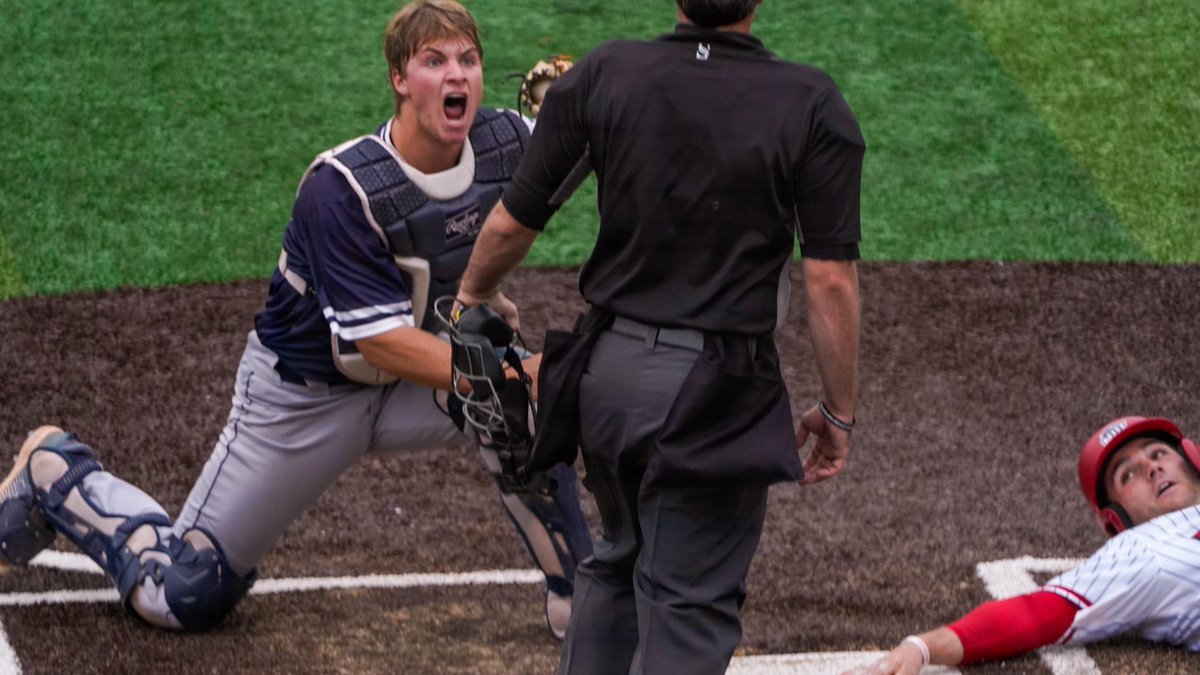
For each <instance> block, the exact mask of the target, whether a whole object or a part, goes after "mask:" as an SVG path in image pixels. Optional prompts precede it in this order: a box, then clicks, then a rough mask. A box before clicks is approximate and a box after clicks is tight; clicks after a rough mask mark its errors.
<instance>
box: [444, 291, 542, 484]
mask: <svg viewBox="0 0 1200 675" xmlns="http://www.w3.org/2000/svg"><path fill="white" fill-rule="evenodd" d="M453 306H454V297H453V296H443V297H440V298H438V299H437V300H436V301H435V302H434V312H435V313H436V315H437V317H438V319H439V320H440V321H441V322H442V325H443V327H444V328H445V330H446V333H447V334H448V335H449V336H450V347H451V377H452V380H451V381H452V382H454V383H455V384H456V385H457V386H455V388H454V389H453V390H452V391H451V392H450V398H449V400H448V410H447V411H446V412H447V413H448V414H449V415H450V417H451V418H453V419H454V421H455V422H456V423H458V425H459V426H460V427H461V428H462V429H463V430H464V431H466V430H467V429H468V427H469V428H470V429H472V430H474V432H475V434H476V436H477V437H478V441H479V444H480V445H481V446H483V447H484V448H488V449H490V450H492V451H494V452H495V453H496V456H497V457H498V458H499V460H500V468H501V473H502V475H503V477H504V480H505V482H506V483H507V484H508V487H509V488H510V489H513V490H519V489H525V488H527V486H528V479H529V475H528V472H527V466H526V465H527V464H528V462H529V455H530V450H531V449H532V448H533V430H532V420H533V418H534V416H535V415H536V414H537V407H536V404H535V403H534V401H533V392H532V386H533V380H532V379H531V378H530V377H529V375H527V374H526V373H525V369H524V368H523V367H522V366H521V356H520V353H519V352H518V350H517V346H518V343H519V342H520V335H518V334H517V333H516V332H515V331H514V330H513V328H512V326H510V325H508V322H507V321H505V320H504V319H503V318H502V317H501V316H500V315H499V314H497V313H496V311H495V310H493V309H492V308H491V307H489V306H487V305H486V304H480V305H477V306H475V307H471V308H469V309H465V310H463V311H462V312H461V313H460V314H459V315H458V316H454V317H452V316H450V314H451V309H452V308H453ZM504 364H507V365H508V366H509V367H510V368H511V369H512V370H513V372H515V373H516V375H517V377H515V378H510V377H508V374H507V373H506V372H505V370H504ZM463 384H466V385H468V386H469V387H470V391H469V392H463V391H461V386H462V385H463Z"/></svg>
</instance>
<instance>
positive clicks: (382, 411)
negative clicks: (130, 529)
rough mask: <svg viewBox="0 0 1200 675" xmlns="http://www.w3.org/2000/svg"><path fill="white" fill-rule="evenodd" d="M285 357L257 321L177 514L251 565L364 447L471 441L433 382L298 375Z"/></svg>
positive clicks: (243, 568) (178, 526) (238, 567)
mask: <svg viewBox="0 0 1200 675" xmlns="http://www.w3.org/2000/svg"><path fill="white" fill-rule="evenodd" d="M276 360H277V357H276V356H275V354H274V353H273V352H271V351H270V350H268V349H266V348H265V347H263V346H262V344H261V343H260V342H259V340H258V336H257V335H256V334H255V333H254V331H251V332H250V334H249V336H248V338H247V342H246V350H245V352H244V353H243V355H242V360H241V363H240V364H239V365H238V371H237V380H236V382H235V383H234V398H233V406H232V408H231V410H230V413H229V420H228V422H227V423H226V425H225V429H224V430H223V431H222V432H221V436H220V439H219V440H218V441H217V444H216V447H215V448H214V449H213V453H212V455H211V456H210V457H209V459H208V463H207V464H205V465H204V471H203V473H202V474H201V476H200V478H199V480H197V481H196V484H195V486H194V487H193V488H192V491H191V494H189V495H188V499H187V503H186V504H185V505H184V507H183V511H182V513H180V515H179V518H178V519H176V521H175V532H176V534H179V535H182V534H183V533H184V532H186V531H187V530H189V529H192V528H193V527H198V528H200V529H202V530H204V531H205V532H208V533H210V534H211V535H212V536H213V538H214V539H216V540H217V541H218V542H219V543H220V545H221V547H222V549H223V550H224V552H225V556H226V558H227V559H228V561H229V565H230V567H232V568H233V569H234V571H235V572H237V573H238V574H243V575H244V574H247V573H249V572H250V571H251V570H252V569H254V567H255V566H257V565H258V562H259V560H261V559H262V557H263V556H264V555H265V554H266V553H267V551H268V550H269V549H270V548H271V547H272V546H273V545H274V544H275V542H276V541H277V540H278V539H279V536H280V535H281V534H282V533H283V531H284V529H286V528H287V526H288V525H290V524H291V523H292V522H293V521H295V520H296V518H297V517H299V516H300V514H301V513H302V512H304V511H305V510H306V509H307V508H308V507H309V506H311V505H312V504H314V503H315V502H316V500H317V498H318V497H320V496H321V494H322V493H323V492H324V491H325V490H326V489H327V488H328V487H329V486H330V485H332V484H333V482H334V481H335V480H337V479H338V477H339V476H341V475H342V473H343V472H345V470H346V469H347V468H349V467H350V465H352V464H353V463H354V462H356V461H357V460H358V459H359V458H360V457H362V456H363V455H364V454H366V453H368V452H387V451H397V450H415V449H430V448H441V447H446V446H452V445H461V444H465V443H467V442H468V439H467V437H466V436H464V435H463V434H462V432H460V431H459V430H458V427H456V426H455V425H454V423H453V422H451V420H450V418H449V417H447V416H446V415H443V414H442V413H441V412H440V411H438V410H437V408H436V406H435V405H434V401H433V395H432V393H431V391H430V390H429V389H428V388H426V387H420V386H416V385H412V384H408V383H404V382H400V383H397V384H395V385H392V386H387V387H364V386H358V385H341V386H329V385H325V384H310V385H307V386H305V385H299V384H293V383H290V382H284V381H283V380H282V379H281V378H280V376H279V373H278V372H277V371H276V370H275V363H276Z"/></svg>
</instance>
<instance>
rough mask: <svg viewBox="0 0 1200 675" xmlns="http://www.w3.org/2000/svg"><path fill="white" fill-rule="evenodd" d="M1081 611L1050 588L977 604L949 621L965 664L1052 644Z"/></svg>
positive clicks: (1001, 657)
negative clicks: (964, 614) (956, 619)
mask: <svg viewBox="0 0 1200 675" xmlns="http://www.w3.org/2000/svg"><path fill="white" fill-rule="evenodd" d="M1078 611H1079V608H1078V607H1076V606H1075V605H1074V604H1072V603H1071V602H1069V601H1067V600H1066V599H1065V598H1062V597H1060V596H1058V595H1055V594H1053V593H1049V592H1047V591H1038V592H1036V593H1030V594H1029V595H1021V596H1017V597H1015V598H1009V599H1008V600H995V601H992V602H986V603H984V604H982V605H980V606H979V607H976V608H975V609H974V610H972V611H971V612H970V613H968V614H967V615H966V616H964V617H963V618H961V619H959V620H958V621H955V622H954V623H952V624H950V626H949V628H950V630H952V631H954V633H955V635H957V636H958V639H959V641H961V642H962V646H963V660H962V663H963V665H967V664H971V663H978V662H980V661H992V660H996V659H1004V658H1009V657H1012V656H1018V655H1020V654H1024V653H1026V652H1030V651H1033V650H1035V649H1037V648H1039V647H1044V646H1046V645H1048V644H1053V643H1054V642H1056V641H1057V640H1058V639H1059V638H1060V637H1062V636H1063V634H1064V633H1066V632H1067V629H1068V628H1070V627H1071V623H1072V622H1073V621H1074V620H1075V613H1076V612H1078Z"/></svg>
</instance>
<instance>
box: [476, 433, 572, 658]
mask: <svg viewBox="0 0 1200 675" xmlns="http://www.w3.org/2000/svg"><path fill="white" fill-rule="evenodd" d="M480 454H482V455H483V460H484V462H485V463H486V464H487V465H488V468H489V469H490V470H491V472H492V474H493V476H495V478H496V485H497V486H498V487H499V488H500V497H501V500H502V501H503V502H504V508H505V509H506V510H507V511H508V515H509V517H510V518H511V519H512V521H513V524H514V525H516V527H517V532H518V533H520V535H521V540H522V541H523V542H524V544H525V548H526V550H528V551H529V555H530V556H531V557H532V558H533V560H534V562H535V563H536V564H537V566H538V567H539V568H540V569H541V570H542V572H543V573H544V574H545V575H546V622H547V623H548V624H549V626H550V630H551V632H553V633H554V634H555V635H556V636H557V637H559V638H561V637H563V635H565V634H566V629H567V622H568V621H569V620H570V618H571V596H572V595H573V594H574V592H575V568H576V567H577V566H578V565H579V563H580V561H582V560H583V559H584V558H587V557H588V556H590V555H591V554H592V540H591V536H590V534H589V533H588V528H587V521H586V520H584V517H583V510H582V508H581V506H580V503H579V485H578V480H577V478H576V475H575V468H574V467H571V466H567V465H565V464H560V465H558V466H556V467H554V469H552V470H551V471H549V472H548V473H546V474H545V475H543V476H537V477H534V479H533V480H532V481H531V482H530V485H529V486H528V489H523V490H513V489H512V488H511V487H510V481H506V480H505V479H504V477H503V476H502V475H501V474H500V463H499V461H498V460H497V459H496V456H495V453H494V452H492V451H491V450H488V449H486V448H480Z"/></svg>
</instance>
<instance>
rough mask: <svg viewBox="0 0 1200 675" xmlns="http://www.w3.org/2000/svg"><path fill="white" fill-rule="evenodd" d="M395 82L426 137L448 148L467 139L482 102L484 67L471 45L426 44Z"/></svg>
mask: <svg viewBox="0 0 1200 675" xmlns="http://www.w3.org/2000/svg"><path fill="white" fill-rule="evenodd" d="M392 77H393V85H394V86H395V87H396V90H397V91H398V92H400V94H401V95H402V96H405V97H406V98H407V100H405V101H404V103H403V106H405V107H409V108H410V110H409V111H408V112H410V113H411V114H412V115H413V116H414V117H415V120H416V122H417V125H418V128H419V130H420V133H421V134H422V135H424V136H425V137H426V138H427V139H428V140H432V141H435V142H437V143H441V144H443V145H448V146H450V145H458V144H461V143H462V142H463V141H465V140H466V138H467V135H468V133H469V132H470V131H471V122H472V120H474V119H475V111H477V110H478V109H479V104H480V102H481V101H482V99H483V63H482V60H481V59H480V56H479V50H478V49H476V48H475V45H474V44H473V43H472V42H471V41H470V40H467V39H464V38H447V39H443V40H434V41H431V42H428V43H426V44H425V45H423V46H422V47H421V49H420V50H418V51H417V53H416V54H414V55H413V56H412V58H410V59H409V60H408V64H407V66H406V67H405V74H404V77H400V76H399V74H398V73H393V75H392Z"/></svg>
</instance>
